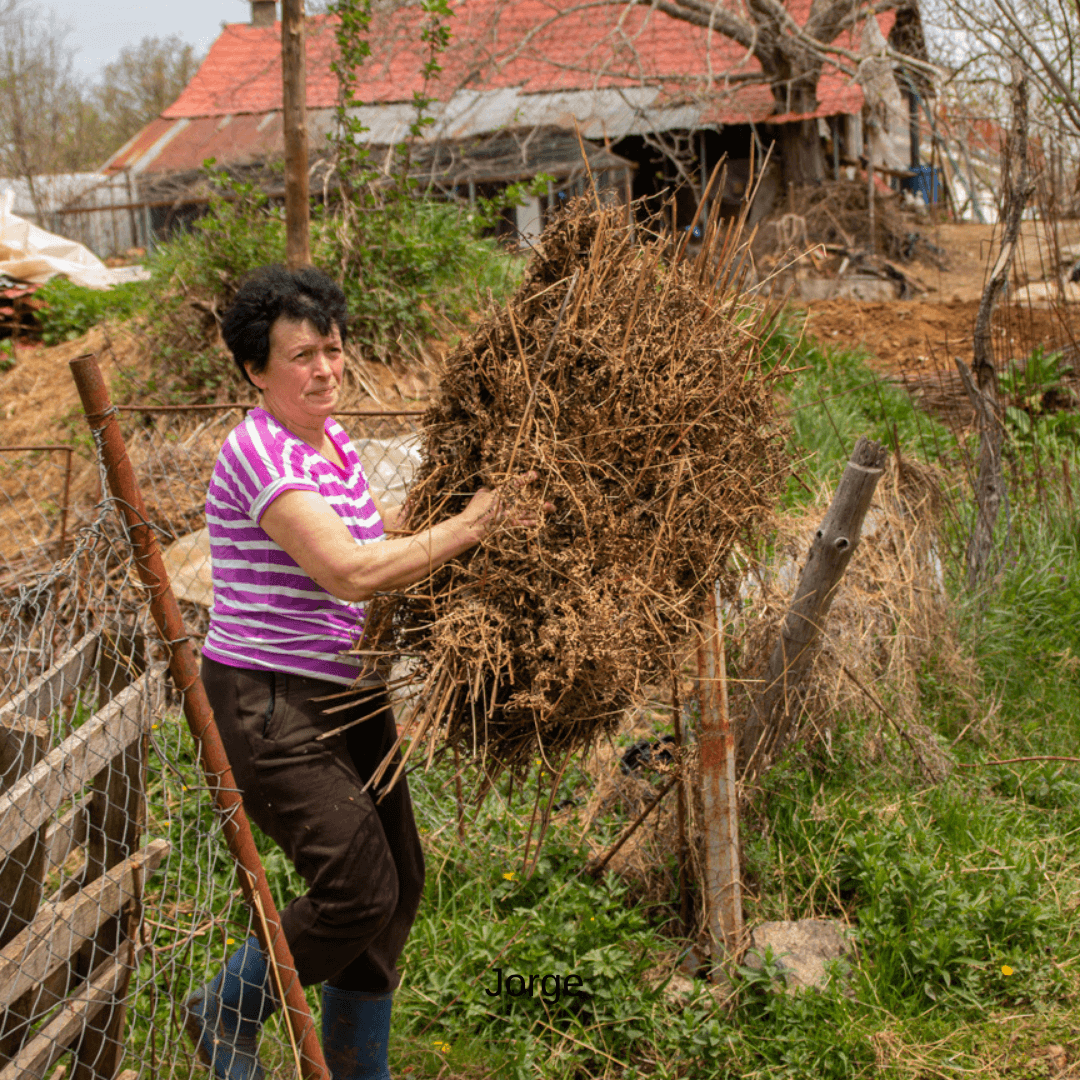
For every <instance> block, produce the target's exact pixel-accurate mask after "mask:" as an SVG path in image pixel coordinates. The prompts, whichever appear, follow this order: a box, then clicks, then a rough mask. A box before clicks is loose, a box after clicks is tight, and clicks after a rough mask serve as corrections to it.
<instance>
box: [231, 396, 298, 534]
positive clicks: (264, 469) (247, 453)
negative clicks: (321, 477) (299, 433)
mask: <svg viewBox="0 0 1080 1080" xmlns="http://www.w3.org/2000/svg"><path fill="white" fill-rule="evenodd" d="M260 413H262V410H257V409H253V410H252V413H251V415H250V416H249V418H248V420H247V422H246V423H243V424H241V425H240V426H239V427H237V428H236V429H235V430H234V432H233V436H235V439H236V442H235V447H234V450H235V455H236V458H237V464H238V465H239V467H240V468H241V469H242V470H243V472H244V473H245V476H244V480H245V482H244V484H243V485H242V489H243V491H244V493H245V495H246V496H247V498H246V499H245V501H246V502H247V506H246V507H245V509H246V510H247V514H248V517H249V518H250V519H251V521H252V522H254V523H255V524H256V525H257V524H258V523H259V521H260V520H261V519H262V516H263V514H264V513H266V509H267V507H268V506H269V505H270V504H271V503H272V502H273V501H274V500H275V499H276V498H277V497H278V496H279V495H281V494H283V493H284V492H286V491H314V492H316V494H317V493H318V491H319V485H318V483H317V482H316V480H315V478H314V477H313V476H312V475H311V452H310V450H309V449H308V448H307V447H306V445H305V444H304V443H302V442H301V441H300V440H299V439H296V438H293V437H291V436H289V435H287V434H286V433H285V432H284V431H283V430H282V429H281V428H280V427H278V425H277V424H273V425H271V424H269V423H267V422H266V421H267V420H268V419H269V417H268V416H267V414H265V413H262V415H261V416H260V415H259V414H260ZM231 439H232V436H231V437H230V441H231Z"/></svg>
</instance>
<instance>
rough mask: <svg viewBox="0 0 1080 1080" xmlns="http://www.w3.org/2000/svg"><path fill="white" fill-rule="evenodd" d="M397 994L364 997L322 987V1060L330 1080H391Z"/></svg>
mask: <svg viewBox="0 0 1080 1080" xmlns="http://www.w3.org/2000/svg"><path fill="white" fill-rule="evenodd" d="M393 1001H394V993H393V991H390V993H388V994H365V993H364V992H363V991H361V990H339V989H338V988H337V987H336V986H331V985H330V984H329V983H323V988H322V1032H323V1056H324V1057H325V1058H326V1066H327V1068H328V1069H329V1070H330V1076H331V1080H390V1063H389V1061H388V1060H387V1052H388V1050H389V1047H390V1007H391V1005H392V1004H393Z"/></svg>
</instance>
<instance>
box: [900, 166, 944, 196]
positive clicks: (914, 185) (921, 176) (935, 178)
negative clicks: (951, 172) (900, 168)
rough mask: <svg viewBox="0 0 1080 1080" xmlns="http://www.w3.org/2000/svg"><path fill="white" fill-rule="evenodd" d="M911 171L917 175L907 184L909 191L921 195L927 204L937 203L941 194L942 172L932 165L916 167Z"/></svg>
mask: <svg viewBox="0 0 1080 1080" xmlns="http://www.w3.org/2000/svg"><path fill="white" fill-rule="evenodd" d="M911 171H912V172H913V173H914V174H915V175H914V176H912V177H911V179H910V180H908V182H907V187H908V190H909V191H913V192H914V193H915V194H916V195H921V196H922V198H923V202H925V203H936V202H937V201H938V196H939V195H940V193H941V188H940V185H941V172H940V170H939V169H935V168H932V167H931V166H930V165H916V166H915V168H914V169H912V170H911Z"/></svg>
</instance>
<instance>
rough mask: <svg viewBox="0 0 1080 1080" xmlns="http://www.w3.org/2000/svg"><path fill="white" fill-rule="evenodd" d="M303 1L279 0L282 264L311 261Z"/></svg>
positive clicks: (292, 267) (290, 264) (306, 263)
mask: <svg viewBox="0 0 1080 1080" xmlns="http://www.w3.org/2000/svg"><path fill="white" fill-rule="evenodd" d="M304 42H305V32H304V0H281V90H282V122H283V125H284V128H285V261H286V263H287V264H288V266H289V269H291V270H292V269H296V268H297V267H298V266H307V265H308V263H310V262H311V243H310V220H311V204H310V201H309V196H308V136H307V63H306V57H305V54H304V49H305V44H304Z"/></svg>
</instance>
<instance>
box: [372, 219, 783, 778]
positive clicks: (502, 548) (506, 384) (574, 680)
mask: <svg viewBox="0 0 1080 1080" xmlns="http://www.w3.org/2000/svg"><path fill="white" fill-rule="evenodd" d="M737 235H738V231H737V229H735V228H732V227H728V228H726V229H724V228H721V227H719V226H718V224H717V222H715V221H712V222H710V223H709V226H708V229H707V231H706V237H705V242H704V244H703V248H702V251H701V254H700V255H698V256H695V258H694V259H693V260H692V261H691V260H682V259H680V257H679V256H680V254H681V253H680V252H679V251H677V250H676V251H673V250H672V249H671V248H670V246H669V245H668V244H667V242H666V241H664V240H663V239H661V238H658V237H656V238H650V237H643V236H642V233H641V231H640V229H639V230H637V231H636V232H635V230H634V229H633V228H632V227H630V226H629V225H628V224H627V222H626V212H625V209H624V208H612V207H601V206H599V205H598V203H597V201H596V200H586V199H580V200H577V201H575V202H573V203H571V205H570V206H569V207H568V208H567V209H566V211H565V212H563V213H562V214H561V215H560V216H559V217H557V219H556V220H555V221H554V222H553V223H552V224H551V225H549V227H548V228H547V229H546V230H545V232H544V234H543V236H542V238H541V242H540V245H539V251H538V253H537V254H536V255H535V257H534V259H533V262H532V264H531V266H530V269H529V270H528V272H527V274H526V276H525V279H524V281H523V282H522V284H521V286H520V287H519V288H518V290H517V291H516V292H515V294H514V295H513V296H512V297H511V298H510V300H509V301H508V302H507V303H506V305H505V306H504V307H500V308H496V309H494V310H492V311H490V312H489V313H488V314H487V315H486V317H484V318H483V319H482V321H481V322H480V323H479V324H478V325H477V326H476V328H475V330H474V332H473V333H472V334H471V336H470V337H469V338H468V339H467V340H465V341H464V342H463V343H462V344H461V345H459V346H458V347H457V348H456V350H455V351H454V352H453V353H452V355H450V356H449V357H448V359H447V362H446V368H445V373H444V375H443V378H442V382H441V386H440V388H439V392H438V395H437V397H436V401H435V404H434V405H433V406H432V407H431V409H430V410H429V411H428V413H427V416H426V417H425V422H424V439H425V447H426V463H425V466H424V467H423V469H422V470H421V472H420V474H419V476H418V478H417V480H416V482H415V485H414V487H413V490H412V493H411V495H410V497H409V498H410V505H411V507H412V510H411V514H410V520H409V525H410V528H416V529H423V528H426V527H427V526H428V525H430V524H433V523H434V522H436V521H438V520H440V519H441V518H443V517H445V516H446V515H448V514H452V513H456V512H458V511H460V510H461V509H463V508H464V506H465V504H466V502H467V501H468V498H469V496H470V494H471V493H472V492H473V491H475V490H476V489H477V488H478V487H480V486H481V485H486V486H488V487H495V488H497V487H499V486H500V485H501V484H503V483H505V482H506V481H507V480H508V478H510V477H511V476H513V475H515V474H520V473H522V472H524V471H525V470H528V469H532V470H535V471H536V472H537V473H538V474H539V477H540V481H539V482H538V483H536V484H533V485H531V486H530V487H529V488H527V489H525V490H526V492H528V494H527V495H523V496H522V497H523V498H528V499H529V500H534V508H535V510H536V514H537V518H538V522H539V523H538V525H537V526H536V527H535V528H533V529H531V530H521V529H502V530H497V531H496V532H494V533H493V534H492V535H491V536H489V538H488V539H487V540H486V541H485V542H484V543H483V544H482V545H481V546H480V547H478V548H475V549H473V551H472V552H470V553H469V554H468V555H466V556H464V557H462V558H460V559H458V560H456V561H454V562H452V563H449V564H447V565H446V566H444V567H442V568H440V569H438V570H436V572H435V573H434V574H432V575H431V576H430V577H429V578H428V579H426V580H424V581H423V582H421V583H419V584H417V585H415V586H413V587H411V588H409V589H408V590H406V591H404V592H402V593H399V594H396V595H394V596H391V597H382V598H380V599H379V600H377V601H376V603H375V604H374V605H373V608H372V611H371V618H370V621H369V624H368V632H367V635H366V639H365V641H364V643H363V646H362V648H363V649H364V650H366V651H367V652H368V653H369V654H370V653H374V652H387V651H390V652H394V653H398V654H401V655H407V656H410V657H413V658H414V659H413V664H414V678H415V680H416V683H418V684H419V689H418V691H417V692H416V693H415V694H414V695H413V696H412V698H411V702H412V704H411V707H410V709H409V711H408V713H407V715H406V717H405V719H404V721H403V726H404V731H403V734H402V740H407V741H408V744H409V745H408V751H407V754H406V757H405V760H406V761H407V760H408V756H409V755H413V754H424V755H425V756H426V757H427V759H428V760H429V761H430V759H431V755H432V754H433V753H434V752H435V749H436V747H437V745H439V744H441V743H442V742H443V741H449V743H450V744H452V745H453V746H454V747H455V748H457V749H458V750H460V751H463V752H465V753H466V755H468V756H471V757H474V758H476V759H478V760H479V761H480V762H481V763H482V764H483V766H484V768H485V770H486V771H487V773H488V775H489V777H493V776H494V775H496V774H497V773H498V772H499V771H500V770H502V769H511V770H513V771H514V772H517V773H520V772H521V771H522V770H523V769H525V768H526V767H527V766H528V765H529V764H531V762H532V759H533V758H534V757H535V756H538V755H539V756H541V757H542V758H543V760H544V762H545V764H546V765H547V767H548V768H549V769H550V770H551V772H552V773H553V774H557V773H558V772H559V771H560V770H561V768H562V767H563V765H564V763H565V762H566V760H567V758H568V755H569V754H570V753H572V752H573V751H575V750H577V749H580V748H581V747H583V746H586V745H589V744H591V743H592V742H593V741H594V740H595V739H596V738H597V737H598V736H599V735H601V734H602V733H603V732H605V731H608V730H610V729H611V728H612V727H613V726H614V725H615V724H616V723H617V721H618V719H619V717H620V715H621V714H622V713H623V711H624V710H625V709H626V708H627V707H628V706H630V705H631V704H633V703H635V701H636V700H637V696H638V694H639V691H640V688H641V687H642V685H643V684H644V683H647V682H648V681H649V680H651V679H654V678H657V677H666V675H667V672H668V670H669V667H668V665H669V662H670V660H669V658H670V656H671V652H672V649H673V648H674V647H675V644H676V643H677V642H678V640H679V639H680V638H683V637H684V636H685V635H686V634H687V633H688V632H690V631H691V630H692V628H693V626H694V624H695V620H696V618H697V616H698V615H699V613H700V611H701V610H702V605H703V603H704V598H705V597H706V596H707V595H709V594H710V592H711V590H712V588H713V583H714V582H715V581H717V580H721V581H724V580H726V578H727V574H728V571H727V567H726V564H727V560H728V555H729V552H730V551H731V548H732V545H733V544H735V542H736V541H737V540H740V539H746V538H747V536H748V534H753V533H754V532H755V530H757V529H759V528H760V527H761V525H762V523H763V522H764V521H765V520H766V519H767V518H768V517H769V514H770V510H771V509H772V507H773V504H774V501H775V499H776V496H777V494H778V492H779V490H780V488H781V485H782V483H783V481H784V478H785V476H786V471H785V466H784V460H783V455H782V452H781V440H780V436H779V432H778V429H777V427H776V425H775V423H774V414H773V409H772V390H773V384H774V381H775V379H776V378H777V375H778V372H777V371H775V370H774V371H773V372H771V373H770V372H767V371H765V370H763V367H762V360H761V338H762V334H763V330H764V326H763V322H762V318H763V316H762V314H761V312H760V311H759V310H757V309H751V308H749V307H748V306H747V305H746V303H745V302H744V301H743V300H742V299H741V298H740V295H739V292H738V288H737V283H735V282H731V281H730V280H727V279H726V277H725V274H724V271H723V268H724V266H725V265H730V264H731V263H732V258H731V257H732V255H733V254H734V252H735V247H736V238H737ZM545 502H550V503H552V504H554V506H555V507H556V509H555V511H554V512H551V513H545V512H544V511H543V504H544V503H545ZM414 685H415V684H414ZM397 772H400V770H398V771H397ZM394 775H395V776H396V775H397V773H395V774H394ZM381 776H382V773H381V772H380V773H378V774H377V775H376V777H375V778H373V782H375V783H378V782H379V779H380V778H381ZM392 779H393V777H391V781H392Z"/></svg>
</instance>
